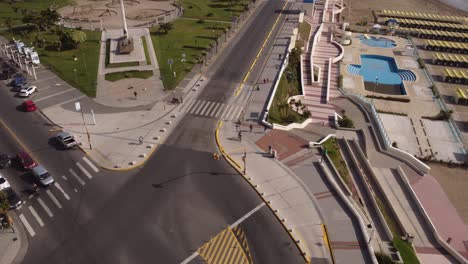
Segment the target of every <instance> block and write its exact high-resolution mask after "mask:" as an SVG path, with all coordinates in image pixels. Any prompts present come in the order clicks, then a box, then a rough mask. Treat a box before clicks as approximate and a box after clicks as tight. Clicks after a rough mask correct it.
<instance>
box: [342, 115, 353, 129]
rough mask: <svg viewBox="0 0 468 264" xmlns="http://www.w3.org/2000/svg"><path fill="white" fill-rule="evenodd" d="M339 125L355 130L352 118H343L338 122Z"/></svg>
mask: <svg viewBox="0 0 468 264" xmlns="http://www.w3.org/2000/svg"><path fill="white" fill-rule="evenodd" d="M338 125H339V126H340V127H346V128H354V122H353V120H351V118H349V117H347V116H343V118H341V119H339V120H338Z"/></svg>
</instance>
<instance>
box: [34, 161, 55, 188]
mask: <svg viewBox="0 0 468 264" xmlns="http://www.w3.org/2000/svg"><path fill="white" fill-rule="evenodd" d="M32 175H33V177H34V178H35V179H36V180H37V181H39V183H40V184H42V185H43V186H48V185H51V184H52V183H54V182H55V180H54V178H53V177H52V176H51V175H50V173H49V172H48V171H47V170H46V168H45V167H44V166H42V165H38V166H36V167H34V168H33V169H32Z"/></svg>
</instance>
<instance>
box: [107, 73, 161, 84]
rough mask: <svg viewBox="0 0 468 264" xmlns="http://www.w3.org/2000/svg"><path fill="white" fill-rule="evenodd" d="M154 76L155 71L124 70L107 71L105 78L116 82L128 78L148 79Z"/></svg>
mask: <svg viewBox="0 0 468 264" xmlns="http://www.w3.org/2000/svg"><path fill="white" fill-rule="evenodd" d="M151 76H153V71H124V72H113V73H107V74H106V76H105V78H106V80H108V81H111V82H115V81H118V80H122V79H126V78H139V79H148V78H149V77H151Z"/></svg>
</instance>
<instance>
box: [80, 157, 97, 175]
mask: <svg viewBox="0 0 468 264" xmlns="http://www.w3.org/2000/svg"><path fill="white" fill-rule="evenodd" d="M83 160H84V161H85V162H86V164H88V165H89V166H90V167H91V169H93V171H94V172H96V173H98V172H99V169H98V168H97V167H96V166H94V164H93V163H92V162H91V161H90V160H89V159H88V158H86V157H85V156H83Z"/></svg>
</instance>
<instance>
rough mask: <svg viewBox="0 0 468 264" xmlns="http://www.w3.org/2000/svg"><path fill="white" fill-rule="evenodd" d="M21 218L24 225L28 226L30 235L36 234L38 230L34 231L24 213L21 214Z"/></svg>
mask: <svg viewBox="0 0 468 264" xmlns="http://www.w3.org/2000/svg"><path fill="white" fill-rule="evenodd" d="M19 218H20V220H21V222H23V225H24V227H26V229H27V230H28V232H29V235H30V236H31V237H33V236H35V235H36V232H34V229H33V228H32V227H31V225H30V224H29V222H28V220H26V217H24V215H23V214H20V216H19Z"/></svg>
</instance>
